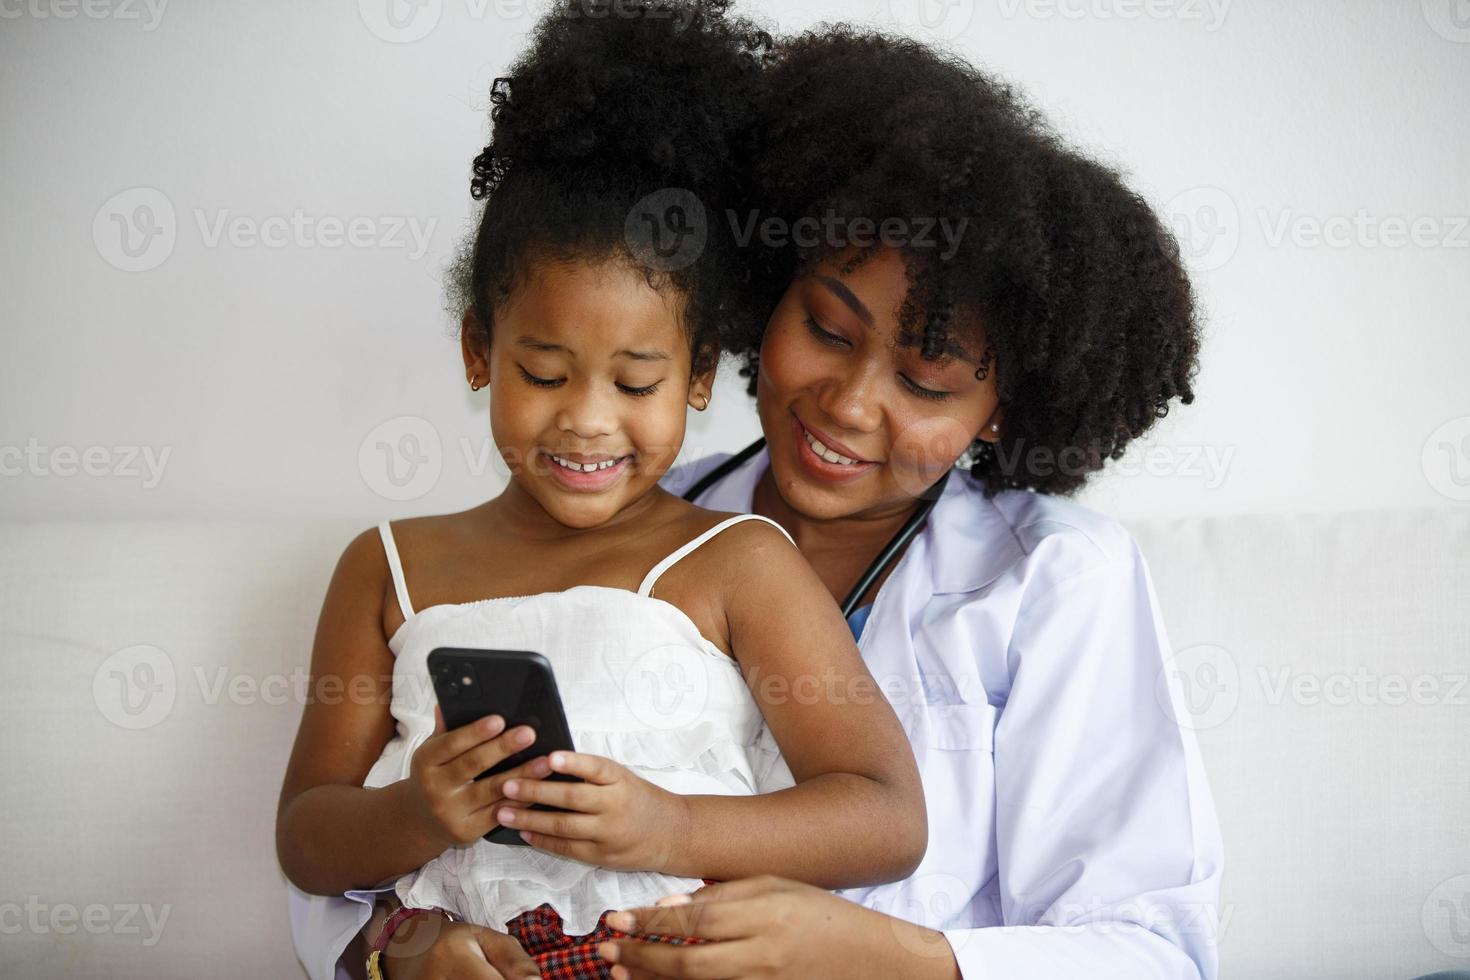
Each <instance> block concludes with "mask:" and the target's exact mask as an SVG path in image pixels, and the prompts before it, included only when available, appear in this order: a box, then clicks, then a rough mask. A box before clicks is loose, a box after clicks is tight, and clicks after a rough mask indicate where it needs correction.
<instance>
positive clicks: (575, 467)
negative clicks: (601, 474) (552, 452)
mask: <svg viewBox="0 0 1470 980" xmlns="http://www.w3.org/2000/svg"><path fill="white" fill-rule="evenodd" d="M551 458H552V459H553V460H555V461H556V463H557V465H559V466H564V467H566V468H567V469H569V470H571V471H573V472H574V473H591V472H592V471H593V470H605V469H609V468H610V467H613V466H616V465H617V464H618V463H620V462H621V461H622V460H621V459H605V460H603V461H602V462H600V463H574V462H572V461H571V460H569V459H562V458H561V457H560V456H553V457H551Z"/></svg>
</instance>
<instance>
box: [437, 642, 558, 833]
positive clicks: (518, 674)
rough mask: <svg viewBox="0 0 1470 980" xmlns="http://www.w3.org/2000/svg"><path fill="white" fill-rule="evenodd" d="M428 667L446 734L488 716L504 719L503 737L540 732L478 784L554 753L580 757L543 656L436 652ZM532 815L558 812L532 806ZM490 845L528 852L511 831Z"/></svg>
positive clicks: (500, 829) (507, 652) (555, 774)
mask: <svg viewBox="0 0 1470 980" xmlns="http://www.w3.org/2000/svg"><path fill="white" fill-rule="evenodd" d="M428 666H429V677H430V678H431V679H432V680H433V682H434V694H435V695H436V696H437V697H438V699H439V708H440V710H441V711H442V712H443V714H444V725H445V728H446V730H448V729H453V728H459V727H461V726H463V725H468V724H469V723H470V722H472V721H475V720H477V719H480V718H483V717H485V716H486V715H500V716H501V717H502V718H504V719H505V728H504V729H503V730H504V731H509V730H510V729H512V728H515V727H516V726H517V725H530V726H531V728H533V729H535V731H536V741H534V742H532V743H531V745H530V746H529V747H528V748H525V749H522V750H521V751H520V752H517V753H516V754H515V755H512V756H511V757H510V758H508V759H504V760H502V761H501V762H500V763H499V764H497V765H494V766H491V767H490V768H489V769H486V770H485V771H484V772H482V773H480V774H479V775H478V776H476V777H475V778H476V779H484V778H485V777H487V776H493V775H495V774H496V773H500V772H505V771H506V770H507V769H514V768H515V767H516V766H519V765H521V764H522V763H524V762H529V761H531V760H532V759H535V758H538V757H540V756H543V755H550V754H551V753H552V752H556V751H567V752H575V751H576V747H575V746H574V745H573V744H572V733H571V729H570V728H568V727H567V718H566V712H565V711H564V710H563V708H562V703H561V695H560V693H558V691H557V688H556V676H555V675H554V674H553V673H552V670H551V661H549V660H547V659H546V658H545V657H543V656H542V655H541V654H539V653H534V652H532V651H530V650H474V649H469V648H465V647H437V648H435V649H434V650H432V651H430V652H429V657H428ZM546 778H547V779H552V780H556V781H558V782H574V783H580V782H581V781H582V779H581V778H580V777H578V776H571V775H568V774H567V773H564V772H553V773H552V774H551V775H549V776H547V777H546ZM531 809H533V810H557V809H559V808H558V807H551V806H546V805H544V804H541V803H533V804H531ZM485 839H486V840H488V841H492V842H493V843H496V844H508V845H511V846H520V847H526V846H528V845H527V844H526V842H525V841H524V840H522V839H521V835H520V832H519V831H518V830H516V829H514V828H512V827H503V826H498V825H497V826H496V827H495V828H494V829H492V830H491V831H490V832H489V833H488V834H486V835H485Z"/></svg>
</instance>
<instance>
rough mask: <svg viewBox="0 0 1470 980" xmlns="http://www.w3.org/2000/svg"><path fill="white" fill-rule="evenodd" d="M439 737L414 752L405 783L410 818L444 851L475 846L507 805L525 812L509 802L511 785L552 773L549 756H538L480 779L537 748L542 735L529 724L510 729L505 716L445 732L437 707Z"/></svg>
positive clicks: (405, 808)
mask: <svg viewBox="0 0 1470 980" xmlns="http://www.w3.org/2000/svg"><path fill="white" fill-rule="evenodd" d="M435 719H436V725H435V734H433V735H431V736H429V738H428V739H426V740H425V741H424V743H423V744H422V745H420V746H419V747H418V749H417V750H416V751H415V752H414V754H413V758H412V760H411V761H410V763H409V774H408V778H407V779H405V780H404V781H403V787H402V792H403V796H404V810H405V815H406V816H407V818H408V819H409V820H411V821H412V822H413V823H414V825H415V826H416V827H417V828H418V829H419V831H420V833H422V834H423V835H424V837H426V838H427V839H429V840H432V841H434V842H435V843H436V844H439V845H441V849H447V848H450V847H454V846H456V845H461V844H470V843H473V842H474V841H476V840H478V839H479V838H481V837H483V836H484V835H486V834H487V833H489V832H490V831H492V830H494V829H495V828H496V827H498V826H499V825H500V824H499V821H498V819H497V817H496V813H497V810H498V808H499V807H500V806H501V805H512V806H518V807H525V806H526V805H527V804H525V803H516V802H515V801H513V800H506V799H505V798H504V796H505V795H504V793H503V792H502V787H503V785H504V783H505V782H506V780H509V779H515V778H522V779H540V778H544V777H545V776H547V775H550V773H551V766H550V763H548V762H547V760H546V757H545V756H537V757H536V758H533V759H530V760H528V761H526V762H523V763H521V764H520V765H518V766H516V767H514V768H512V769H507V770H505V771H504V772H500V773H496V774H495V775H493V776H487V777H486V778H484V779H476V777H477V776H479V775H480V774H481V773H483V772H485V770H487V769H491V768H493V767H494V766H496V765H498V764H500V763H501V762H503V761H505V760H506V759H509V758H510V757H512V756H514V755H516V754H518V753H521V752H524V751H525V750H526V749H528V748H529V747H531V746H532V745H533V744H535V739H536V733H535V732H534V731H533V730H532V729H531V728H530V727H529V726H527V725H517V726H515V727H514V728H511V729H510V730H509V731H507V730H505V720H504V719H503V718H501V717H500V716H499V715H487V716H486V717H484V718H479V719H476V720H475V721H472V722H470V723H469V724H467V725H461V726H460V727H458V728H452V729H449V730H447V731H445V730H443V725H444V719H443V716H442V715H441V714H439V709H438V708H435Z"/></svg>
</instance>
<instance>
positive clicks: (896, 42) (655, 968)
mask: <svg viewBox="0 0 1470 980" xmlns="http://www.w3.org/2000/svg"><path fill="white" fill-rule="evenodd" d="M758 176H759V178H760V182H761V183H762V185H763V186H764V188H765V189H766V194H767V197H766V200H767V203H768V209H767V211H766V213H763V214H761V215H758V216H755V217H756V218H757V220H756V221H755V222H752V224H751V227H756V228H759V227H762V226H764V228H766V229H777V230H779V229H781V228H783V227H784V228H785V229H787V230H788V232H789V234H788V235H787V236H786V237H785V238H784V240H776V239H777V238H779V237H780V236H777V235H773V234H770V233H767V232H762V233H761V235H762V239H761V240H758V241H757V242H756V243H755V244H756V245H759V246H761V247H760V248H759V249H756V250H755V252H754V253H753V254H755V255H757V256H758V258H759V261H757V262H756V265H757V267H758V268H760V269H761V273H762V274H761V279H762V282H763V283H764V284H765V288H768V289H769V290H770V300H769V302H770V308H771V309H772V311H773V312H772V313H771V315H770V318H769V321H768V323H767V324H766V326H765V328H764V331H763V332H762V333H761V335H760V336H743V337H742V336H737V337H732V338H730V340H731V343H732V346H734V347H735V348H736V349H737V350H739V351H741V352H742V353H744V355H745V357H746V360H747V368H746V370H745V372H743V373H745V374H747V376H749V377H750V379H751V382H750V392H751V394H753V395H755V396H756V399H757V407H758V411H759V415H760V420H761V426H762V429H763V432H764V434H765V444H764V445H763V446H757V447H755V451H753V452H750V453H748V454H742V455H741V458H738V459H734V460H726V459H724V458H720V459H715V460H705V461H701V462H699V463H696V464H693V465H692V466H689V467H685V468H683V469H680V470H676V471H674V472H672V473H670V474H669V475H668V476H667V477H666V479H665V483H666V485H667V486H668V487H669V489H671V490H675V491H678V492H686V493H690V494H691V496H692V499H695V500H696V501H697V502H698V503H701V504H704V505H706V506H709V507H711V508H719V509H725V510H732V511H748V512H754V513H759V514H763V515H765V516H767V517H770V518H772V519H774V520H776V521H777V522H778V523H780V524H781V525H782V526H783V527H784V528H786V529H787V530H788V531H789V532H790V533H791V535H792V536H793V537H794V539H795V540H796V541H797V543H798V545H799V546H800V548H801V550H802V552H803V554H804V555H805V556H806V558H807V559H808V560H809V561H810V563H811V564H812V566H813V567H814V568H815V569H816V570H817V572H818V574H819V576H820V577H821V578H822V580H823V582H824V583H826V584H827V586H828V588H829V590H830V591H831V593H832V595H833V596H834V598H836V599H838V600H842V599H844V597H846V598H848V599H849V602H848V603H847V605H850V606H851V607H852V609H851V613H850V615H849V621H850V623H851V624H852V626H853V629H854V632H855V633H857V634H858V637H859V645H860V649H861V651H862V653H863V656H864V659H865V661H866V662H867V664H868V666H869V669H870V670H871V672H872V673H873V675H874V676H875V677H876V678H877V679H878V680H879V682H880V684H882V685H883V691H884V693H885V695H887V696H888V697H889V699H890V701H891V702H892V703H893V704H894V707H895V708H896V709H897V711H898V714H899V716H900V718H901V720H902V721H903V724H904V726H905V729H906V731H907V733H908V735H909V737H910V740H911V742H912V744H913V748H914V751H915V755H916V757H917V758H918V762H919V766H920V771H921V775H922V778H923V783H924V789H925V794H926V799H927V810H928V815H929V847H928V852H927V854H926V855H925V858H924V860H923V862H922V864H921V865H920V867H919V869H918V871H917V872H916V873H915V874H914V875H912V876H911V877H910V878H908V879H906V880H905V881H902V882H899V883H896V884H892V885H886V886H880V887H875V888H865V889H853V890H849V891H846V892H841V893H838V894H836V895H834V894H832V893H829V892H825V891H822V890H820V889H817V888H812V887H808V886H804V885H799V884H795V883H792V882H786V881H782V880H779V879H773V878H758V879H747V880H742V881H733V882H726V883H721V884H716V885H712V886H709V887H706V888H704V889H702V890H700V891H699V892H696V893H695V894H694V895H693V896H692V902H691V901H690V900H689V898H685V899H684V901H685V902H686V903H687V905H686V907H684V908H679V907H677V906H676V907H673V908H663V909H657V910H655V909H639V910H632V912H631V914H630V915H629V916H627V917H625V918H623V919H621V920H613V919H610V920H609V921H610V924H611V925H613V926H615V927H617V928H620V929H625V930H627V931H630V932H634V933H636V932H640V931H647V932H654V933H662V934H671V933H680V932H682V933H687V934H690V935H697V936H701V937H703V938H705V939H709V940H715V941H714V942H708V943H702V944H698V945H691V946H663V947H660V946H654V945H652V944H643V943H639V942H637V941H635V940H619V941H615V942H610V943H607V944H605V945H604V946H603V947H602V948H601V952H602V955H603V956H604V958H605V959H607V960H608V961H609V962H612V963H616V966H614V967H613V969H612V975H613V976H614V977H615V978H619V980H621V978H627V977H636V978H654V977H687V978H704V977H710V978H713V977H747V976H762V977H783V978H798V977H801V978H807V977H823V976H845V977H885V978H887V977H905V978H916V977H927V976H933V977H946V978H952V977H956V976H963V977H970V978H973V977H981V976H984V977H992V976H993V977H1047V978H1071V977H1076V978H1082V977H1087V978H1095V977H1119V978H1122V977H1127V978H1140V977H1194V976H1198V977H1201V978H1203V980H1212V978H1213V977H1214V976H1215V975H1216V972H1217V956H1216V951H1215V929H1216V913H1215V903H1216V901H1217V897H1218V887H1219V877H1220V869H1221V844H1220V838H1219V830H1218V827H1217V824H1216V821H1215V816H1214V807H1213V803H1212V800H1211V797H1210V793H1209V790H1208V787H1207V784H1206V781H1205V776H1204V771H1203V768H1202V766H1201V763H1200V759H1199V754H1198V750H1197V748H1196V746H1195V743H1194V739H1193V737H1192V735H1191V733H1190V731H1189V729H1188V728H1187V726H1181V725H1180V724H1179V717H1180V712H1182V710H1183V709H1182V708H1181V707H1180V703H1179V700H1178V699H1177V698H1176V697H1175V696H1174V694H1173V692H1172V691H1171V689H1170V688H1169V686H1168V685H1167V684H1166V683H1162V682H1161V678H1162V676H1163V673H1164V667H1165V662H1166V660H1167V658H1168V656H1169V646H1168V641H1167V639H1166V637H1165V634H1164V629H1163V625H1162V621H1161V618H1160V615H1159V611H1158V609H1157V605H1156V601H1155V598H1154V593H1153V589H1152V586H1151V584H1150V581H1149V577H1148V572H1147V569H1146V566H1145V563H1144V560H1143V558H1142V556H1141V555H1140V554H1139V552H1138V549H1137V547H1136V545H1135V544H1134V543H1133V541H1132V539H1131V538H1130V537H1129V535H1128V534H1127V533H1126V532H1125V531H1124V530H1123V529H1122V528H1121V527H1120V526H1119V525H1118V524H1117V523H1115V522H1113V521H1111V520H1109V519H1108V518H1106V517H1104V516H1102V515H1100V514H1097V513H1094V512H1092V511H1090V510H1087V509H1086V508H1083V507H1081V506H1078V505H1075V504H1072V503H1069V502H1067V501H1066V500H1064V499H1062V495H1065V494H1067V493H1070V492H1071V491H1073V490H1075V489H1077V488H1078V487H1079V486H1081V485H1082V484H1083V483H1084V481H1085V480H1086V478H1087V477H1088V476H1089V475H1090V474H1091V473H1092V472H1094V471H1095V470H1096V469H1097V468H1099V467H1101V466H1102V465H1103V463H1104V462H1105V461H1106V460H1107V459H1109V458H1114V457H1116V456H1118V455H1119V454H1121V452H1122V450H1123V448H1124V446H1125V445H1126V444H1127V443H1128V442H1129V441H1130V440H1131V439H1133V438H1136V437H1138V436H1139V435H1141V434H1143V432H1145V431H1146V430H1147V429H1148V428H1149V427H1150V426H1151V425H1152V423H1153V422H1154V421H1155V420H1156V419H1157V418H1158V417H1160V416H1161V415H1163V414H1164V412H1165V411H1166V410H1167V407H1168V406H1169V405H1170V403H1171V402H1172V401H1173V400H1174V399H1176V398H1177V399H1179V400H1181V401H1183V402H1185V403H1188V402H1190V401H1191V400H1192V397H1193V396H1192V392H1191V389H1190V376H1191V374H1192V372H1193V370H1194V367H1195V358H1196V354H1197V350H1198V330H1197V325H1196V322H1195V315H1194V305H1193V298H1192V294H1191V290H1190V287H1189V283H1188V281H1187V279H1186V277H1185V275H1184V273H1183V271H1182V269H1181V266H1180V262H1179V257H1178V252H1177V249H1176V248H1175V246H1174V243H1173V241H1172V239H1171V238H1170V237H1169V236H1168V234H1167V233H1166V232H1165V231H1164V230H1163V229H1162V228H1161V227H1160V225H1159V222H1158V220H1157V218H1156V216H1155V215H1154V214H1153V213H1152V212H1151V211H1150V209H1149V208H1148V207H1147V206H1146V205H1145V204H1144V203H1143V201H1142V200H1141V199H1139V198H1138V197H1137V196H1136V195H1134V194H1132V193H1131V192H1129V191H1128V190H1127V189H1126V188H1125V187H1124V186H1123V184H1122V183H1121V181H1120V180H1119V179H1118V177H1117V175H1116V174H1115V173H1113V172H1112V171H1110V170H1109V169H1107V168H1105V167H1102V166H1100V165H1098V164H1096V163H1093V162H1090V161H1088V160H1086V159H1084V158H1082V157H1080V156H1078V155H1076V154H1075V153H1073V152H1071V151H1069V150H1068V149H1066V148H1065V147H1064V146H1063V145H1062V144H1061V143H1060V141H1059V140H1058V139H1057V138H1056V137H1055V136H1054V135H1053V134H1052V133H1050V132H1049V131H1048V130H1047V129H1046V128H1045V126H1044V124H1043V123H1042V122H1041V121H1040V120H1039V118H1038V117H1037V116H1036V114H1035V113H1034V112H1033V111H1032V110H1030V109H1029V108H1028V107H1026V106H1025V104H1024V103H1023V102H1021V101H1020V100H1019V99H1018V98H1017V97H1016V96H1015V95H1014V94H1013V93H1012V92H1011V91H1009V90H1008V89H1007V88H1006V87H1005V86H1004V85H1002V84H999V83H997V82H996V81H994V80H993V79H990V78H989V77H987V76H984V75H982V74H981V73H979V72H977V71H975V70H974V69H973V68H971V67H969V66H968V65H966V64H964V63H962V62H958V61H954V60H950V59H948V58H946V57H944V56H942V55H940V54H938V53H936V52H934V51H932V50H930V49H928V48H926V47H924V46H923V45H920V44H918V43H916V42H912V41H908V40H903V39H894V38H888V37H883V36H879V35H870V34H861V33H857V32H854V31H852V30H850V29H848V28H842V27H838V28H831V29H825V30H823V31H821V32H818V33H812V34H808V35H804V36H802V37H799V38H797V39H795V40H793V41H791V42H789V43H788V44H787V45H786V47H785V49H784V51H783V53H782V57H781V60H780V63H779V65H778V66H777V67H776V68H775V69H774V70H773V71H772V74H771V92H770V100H769V106H768V119H767V125H766V130H765V139H764V142H763V150H762V159H761V163H760V166H759V168H758ZM745 217H747V216H742V219H743V220H744V218H745ZM767 218H775V219H777V220H776V221H775V222H774V223H769V224H764V225H763V222H764V219H767ZM946 222H947V224H946ZM814 227H815V228H816V229H818V230H817V232H816V233H815V235H813V234H812V229H813V228H814ZM945 228H948V233H946V232H945V231H944V229H945ZM766 246H769V248H767V247H766ZM732 461H733V462H734V464H735V465H733V466H728V465H727V466H723V467H721V466H719V464H720V463H729V462H732ZM712 471H718V472H717V478H716V479H714V480H712V481H704V480H701V477H704V476H707V475H709V474H710V473H711V472H712ZM701 484H702V485H701ZM931 503H932V509H931V508H930V507H929V506H928V505H929V504H931ZM906 526H908V527H912V529H913V530H915V531H916V533H914V534H913V535H912V537H910V538H909V539H908V540H907V541H905V540H903V536H902V535H901V532H902V531H903V530H904V529H905V528H906ZM885 551H892V552H893V556H892V557H893V560H892V561H890V562H887V563H886V564H884V563H882V562H881V561H880V562H878V565H879V566H880V567H878V568H876V569H874V571H875V574H874V575H873V577H872V579H871V580H870V581H868V582H866V584H864V583H863V582H862V581H860V580H862V579H863V578H865V577H866V576H865V575H864V573H865V571H866V570H869V569H870V568H872V566H873V565H874V560H875V558H879V559H881V558H882V553H883V552H885ZM853 592H856V593H858V594H857V595H850V593H853ZM844 612H848V610H846V609H845V610H844ZM774 614H779V610H773V615H774ZM824 696H842V692H824ZM774 761H775V762H776V763H779V760H774ZM777 768H779V765H777ZM528 799H533V797H528ZM370 928H371V927H370ZM436 928H437V931H436V933H435V934H434V935H432V936H427V935H426V936H424V937H422V938H421V941H420V943H419V946H420V947H421V950H422V952H421V953H420V954H418V955H414V956H408V957H405V958H404V959H403V960H402V961H401V963H402V966H401V968H400V969H399V970H397V971H396V972H395V975H394V976H393V980H403V978H404V977H415V976H418V977H425V978H428V977H439V976H450V975H454V976H476V977H479V976H484V977H495V976H512V975H518V974H514V973H513V972H511V971H515V970H519V969H521V968H522V967H523V964H522V962H521V961H520V960H519V959H518V958H516V957H515V955H514V954H515V951H514V950H507V949H506V947H505V944H504V941H503V938H502V937H500V936H498V935H497V934H495V933H494V932H493V931H492V930H474V929H473V927H463V926H459V925H448V926H443V927H437V926H436ZM298 942H299V936H298ZM491 963H495V964H497V967H498V969H497V967H492V966H491V965H490V964H491ZM445 964H453V966H452V967H446V966H445Z"/></svg>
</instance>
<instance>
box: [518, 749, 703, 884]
mask: <svg viewBox="0 0 1470 980" xmlns="http://www.w3.org/2000/svg"><path fill="white" fill-rule="evenodd" d="M547 758H548V759H549V760H550V763H551V768H552V770H553V771H555V772H564V773H568V774H570V775H573V776H580V777H581V778H582V779H583V780H585V782H580V783H571V782H557V781H554V780H548V779H540V778H532V779H522V778H517V779H511V780H507V781H506V782H505V784H504V791H505V796H506V799H508V800H513V801H515V802H516V803H520V804H523V805H528V804H531V803H544V804H546V805H547V806H554V807H559V808H560V809H563V810H569V811H572V812H570V813H553V812H547V811H544V810H529V809H514V808H512V807H509V806H507V807H503V808H501V810H500V812H499V814H498V819H499V821H500V823H502V824H504V825H505V826H507V827H514V828H516V829H517V830H519V831H521V832H522V833H521V837H522V838H523V839H524V840H525V841H526V843H528V844H530V845H531V846H532V847H535V848H537V849H538V850H542V851H549V852H550V853H552V854H560V855H563V856H564V857H570V858H575V859H576V860H578V861H584V862H586V863H588V864H596V865H600V866H601V867H604V868H611V869H613V870H615V871H663V870H665V869H666V868H668V867H669V866H670V864H672V863H673V860H674V854H675V851H676V847H677V842H678V841H679V840H681V839H683V837H684V835H685V834H686V833H687V827H688V822H689V811H688V809H687V807H686V806H685V804H684V798H683V797H682V796H680V795H678V794H677V793H670V792H669V791H667V790H664V789H660V788H659V787H657V786H655V785H653V784H652V783H650V782H648V781H647V780H645V779H640V778H639V777H637V776H635V775H634V774H633V773H631V772H629V771H628V770H627V769H625V768H624V767H623V766H620V765H619V764H618V763H616V762H614V761H612V760H611V759H607V758H604V757H603V756H600V755H588V754H586V753H584V752H553V753H551V755H550V756H548V757H547Z"/></svg>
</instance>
